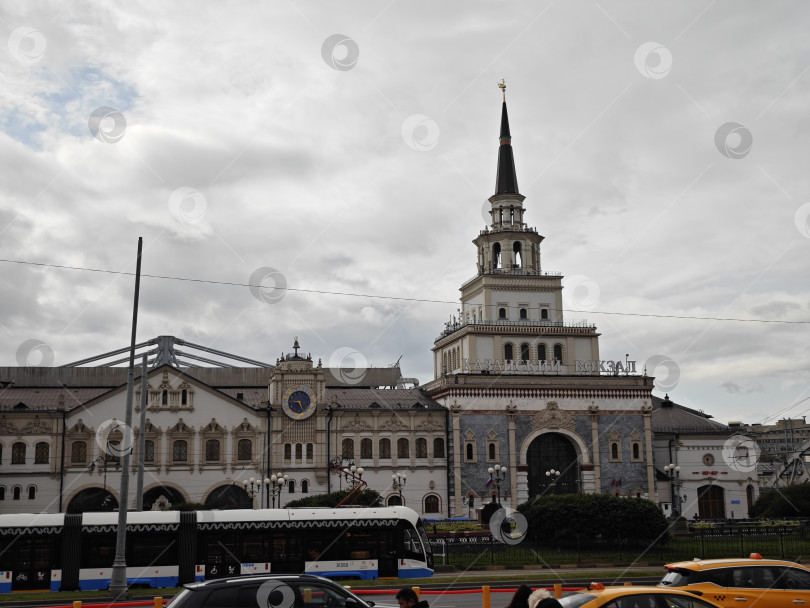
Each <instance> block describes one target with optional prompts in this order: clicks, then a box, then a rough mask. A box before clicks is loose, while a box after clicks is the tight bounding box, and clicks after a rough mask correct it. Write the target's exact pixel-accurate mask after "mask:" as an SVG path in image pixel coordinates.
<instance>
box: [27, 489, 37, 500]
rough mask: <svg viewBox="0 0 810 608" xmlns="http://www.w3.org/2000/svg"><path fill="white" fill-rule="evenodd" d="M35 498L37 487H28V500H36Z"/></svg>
mask: <svg viewBox="0 0 810 608" xmlns="http://www.w3.org/2000/svg"><path fill="white" fill-rule="evenodd" d="M36 498H37V487H36V486H28V500H36Z"/></svg>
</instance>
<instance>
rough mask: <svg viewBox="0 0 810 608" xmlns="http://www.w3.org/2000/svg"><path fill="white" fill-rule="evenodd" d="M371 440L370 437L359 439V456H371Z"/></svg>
mask: <svg viewBox="0 0 810 608" xmlns="http://www.w3.org/2000/svg"><path fill="white" fill-rule="evenodd" d="M371 450H372V442H371V439H369V438H368V437H365V438H363V439H361V440H360V458H373V457H374V456H372V454H371Z"/></svg>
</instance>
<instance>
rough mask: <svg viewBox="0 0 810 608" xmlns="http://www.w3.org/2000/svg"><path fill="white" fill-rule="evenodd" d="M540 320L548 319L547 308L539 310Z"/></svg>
mask: <svg viewBox="0 0 810 608" xmlns="http://www.w3.org/2000/svg"><path fill="white" fill-rule="evenodd" d="M540 318H541V319H548V308H541V309H540Z"/></svg>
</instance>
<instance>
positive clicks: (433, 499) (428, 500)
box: [425, 494, 439, 513]
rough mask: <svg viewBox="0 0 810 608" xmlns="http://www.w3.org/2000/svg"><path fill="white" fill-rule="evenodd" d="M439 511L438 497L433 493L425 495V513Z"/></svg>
mask: <svg viewBox="0 0 810 608" xmlns="http://www.w3.org/2000/svg"><path fill="white" fill-rule="evenodd" d="M438 512H439V497H438V496H436V495H435V494H429V495H427V496H425V513H438Z"/></svg>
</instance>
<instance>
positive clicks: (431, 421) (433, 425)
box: [416, 414, 444, 431]
mask: <svg viewBox="0 0 810 608" xmlns="http://www.w3.org/2000/svg"><path fill="white" fill-rule="evenodd" d="M416 428H417V430H420V431H443V430H444V425H443V424H442V423H440V422H439V421H438V420H436V419H435V418H433V414H428V415H427V418H425V419H424V420H423V421H422V422H420V423H419V424H418V425H417V426H416Z"/></svg>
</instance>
